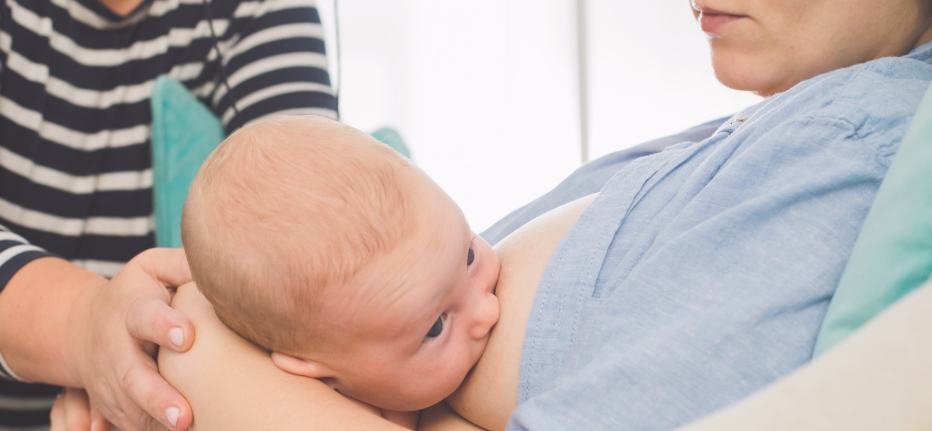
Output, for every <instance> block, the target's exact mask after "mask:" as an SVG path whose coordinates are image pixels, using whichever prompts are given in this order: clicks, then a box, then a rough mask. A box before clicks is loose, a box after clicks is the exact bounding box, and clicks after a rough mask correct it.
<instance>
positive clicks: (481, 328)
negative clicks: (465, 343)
mask: <svg viewBox="0 0 932 431" xmlns="http://www.w3.org/2000/svg"><path fill="white" fill-rule="evenodd" d="M484 299H486V301H483V305H482V307H481V308H480V309H479V310H477V311H476V317H475V321H474V324H473V327H472V329H471V330H470V334H469V335H470V336H472V337H473V338H475V339H480V338H483V337H485V336H486V335H488V334H489V331H491V330H492V327H493V326H495V323H496V322H498V316H499V313H500V311H501V310H500V309H499V306H498V298H497V297H495V296H492V297H490V298H484Z"/></svg>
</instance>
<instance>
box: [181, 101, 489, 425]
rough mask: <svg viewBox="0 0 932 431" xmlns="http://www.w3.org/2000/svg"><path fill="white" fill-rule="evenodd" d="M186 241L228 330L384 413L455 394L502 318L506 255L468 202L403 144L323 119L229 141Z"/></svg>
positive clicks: (213, 159)
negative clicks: (464, 208) (473, 217)
mask: <svg viewBox="0 0 932 431" xmlns="http://www.w3.org/2000/svg"><path fill="white" fill-rule="evenodd" d="M182 238H183V242H184V248H185V251H186V252H187V256H188V262H189V264H190V266H191V273H192V275H193V278H194V280H195V282H196V283H197V286H198V289H199V290H200V291H201V292H202V293H203V294H204V296H205V297H207V299H208V300H209V301H210V302H211V304H213V306H214V309H215V311H216V313H217V316H218V317H219V318H220V320H221V321H223V322H224V324H226V325H227V326H228V327H230V328H231V329H232V330H234V331H236V333H238V334H239V335H240V336H242V337H244V338H246V339H247V340H250V341H252V342H253V343H255V344H257V345H259V346H261V347H263V348H265V349H267V350H270V351H272V352H273V353H272V360H273V362H274V363H275V364H276V365H277V366H278V367H279V368H281V369H283V370H285V371H287V372H290V373H293V374H299V375H303V376H307V377H312V378H316V379H320V380H321V381H323V382H324V383H326V384H327V385H328V386H330V387H331V388H333V389H335V390H336V391H338V392H340V393H341V394H343V395H345V396H347V397H350V398H352V399H355V400H358V401H361V402H364V403H368V404H370V405H372V406H376V407H379V408H381V409H383V410H390V411H400V412H407V411H415V410H420V409H423V408H426V407H428V406H431V405H433V404H435V403H437V402H439V401H441V400H443V399H444V398H446V397H447V396H448V395H450V394H451V393H453V391H454V390H455V389H456V388H457V387H458V386H459V385H460V383H461V382H462V381H463V379H464V378H465V377H466V374H467V373H468V372H469V370H470V369H471V368H472V367H473V365H474V364H475V363H476V361H478V359H479V357H480V356H481V355H482V352H483V350H484V349H485V346H486V343H487V342H488V339H489V333H490V331H491V329H492V326H493V325H494V324H495V323H496V321H497V320H498V316H499V304H498V299H497V298H496V297H495V294H494V288H495V284H496V281H497V280H498V275H499V268H500V265H499V261H498V258H497V257H496V256H495V253H494V252H493V251H492V248H491V247H490V246H489V245H488V244H487V243H486V242H485V241H484V240H482V238H480V237H479V236H478V235H476V234H475V233H472V232H471V231H470V229H469V225H468V224H467V223H466V220H465V219H464V217H463V213H462V212H461V211H460V209H459V207H457V205H456V204H455V203H454V202H453V201H452V200H451V199H450V197H449V196H447V195H446V193H444V192H443V190H441V189H440V187H439V186H437V185H436V184H435V183H434V182H433V181H431V180H430V178H428V177H427V175H425V174H424V173H423V172H422V171H421V170H420V169H418V168H417V167H415V166H414V165H413V164H411V163H410V162H409V161H408V160H407V159H405V158H404V157H402V156H400V155H399V154H398V153H396V152H395V151H394V150H392V149H391V148H389V147H388V146H386V145H384V144H382V143H380V142H378V141H376V140H375V139H373V138H371V137H369V136H368V135H366V134H364V133H362V132H360V131H358V130H355V129H353V128H351V127H348V126H345V125H343V124H340V123H337V122H335V121H331V120H327V119H325V118H323V117H316V116H299V117H278V118H275V119H271V120H266V121H262V122H258V123H255V124H252V125H250V126H246V127H244V128H242V129H240V130H239V131H237V132H236V133H234V134H233V135H231V136H230V137H229V138H227V140H226V141H224V142H223V143H222V144H221V145H220V146H219V147H218V148H217V150H216V151H214V153H213V154H211V156H210V157H209V158H208V159H207V161H206V162H205V163H204V165H203V166H202V167H201V170H200V172H199V173H198V175H197V177H196V178H195V180H194V183H193V184H192V186H191V190H190V192H189V195H188V198H187V201H186V203H185V207H184V214H183V216H182ZM383 415H385V416H386V417H389V413H388V412H384V411H383Z"/></svg>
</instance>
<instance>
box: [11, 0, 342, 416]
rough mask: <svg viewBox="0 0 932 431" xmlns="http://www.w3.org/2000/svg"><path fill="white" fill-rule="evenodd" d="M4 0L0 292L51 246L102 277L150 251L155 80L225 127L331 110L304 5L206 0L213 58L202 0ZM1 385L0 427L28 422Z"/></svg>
mask: <svg viewBox="0 0 932 431" xmlns="http://www.w3.org/2000/svg"><path fill="white" fill-rule="evenodd" d="M2 1H4V4H3V5H2V8H0V225H2V226H5V228H2V229H0V287H2V286H4V285H5V284H6V282H7V281H9V279H10V277H12V275H13V274H14V273H15V272H16V271H18V270H19V269H20V268H21V267H22V266H23V265H25V264H26V263H28V262H29V261H31V260H33V259H35V258H37V257H41V256H47V255H49V253H52V254H55V255H58V256H61V257H64V258H66V259H69V260H71V261H72V262H74V263H75V264H77V265H79V266H82V267H84V268H87V269H89V270H91V271H94V272H97V273H99V274H101V275H104V276H112V275H114V274H115V273H116V272H117V271H118V270H119V269H120V268H121V267H122V265H123V264H124V263H125V262H126V261H127V260H129V259H130V258H132V257H133V256H134V255H136V254H138V253H139V252H141V251H143V250H145V249H147V248H150V247H152V246H154V234H153V228H154V223H153V215H152V211H153V209H152V169H151V168H152V167H151V155H150V145H149V136H150V127H151V126H150V123H151V112H150V108H149V98H150V96H151V93H152V86H153V81H154V79H155V78H156V77H157V76H158V75H160V74H168V75H169V76H171V77H173V78H175V79H178V80H179V81H181V82H182V83H184V85H185V86H186V87H187V88H188V89H189V90H191V92H192V93H193V94H195V95H196V96H198V98H200V99H201V101H202V102H204V103H205V104H206V105H207V106H209V107H210V108H211V109H212V110H213V111H214V113H215V114H216V115H217V116H218V117H220V118H221V120H222V121H223V124H224V126H225V127H226V129H227V131H228V132H229V131H232V130H235V129H236V128H238V127H240V126H242V125H243V124H245V123H247V122H249V121H253V120H255V119H259V118H263V117H266V116H270V115H277V114H281V113H314V114H320V115H326V116H330V117H334V116H335V112H334V107H335V100H334V97H333V91H332V89H331V86H330V78H329V76H328V74H327V58H326V55H325V50H324V42H323V31H322V29H321V26H320V18H319V16H318V14H317V10H316V9H315V7H314V1H313V0H259V1H237V0H223V1H217V0H215V1H213V2H211V3H210V6H209V7H210V16H211V17H212V18H213V20H212V21H211V22H212V23H213V29H214V30H215V31H216V33H217V37H218V43H217V45H218V46H219V48H220V51H221V52H222V55H221V56H220V58H218V56H217V55H216V51H214V49H213V47H214V44H213V41H212V39H211V29H210V23H209V22H208V21H207V18H206V17H207V14H206V11H205V10H204V6H203V4H202V0H146V1H144V2H143V4H142V5H141V6H140V7H139V8H138V9H137V10H136V11H134V12H132V13H130V14H129V15H128V16H127V17H120V16H117V15H116V14H114V13H113V12H111V11H110V10H109V9H107V8H106V7H105V6H103V4H102V3H100V2H99V1H98V0H2ZM221 62H222V64H223V67H224V70H225V72H226V75H227V77H228V82H229V84H230V86H231V88H232V91H231V92H229V93H228V92H227V91H226V90H227V89H226V88H225V87H224V86H223V85H220V64H221ZM234 101H235V102H236V107H237V109H238V111H239V115H236V113H235V112H236V111H234V110H233V108H232V104H233V102H234ZM0 368H2V367H0ZM0 374H3V373H2V372H0ZM4 391H5V389H4V387H2V384H0V430H2V427H3V426H7V427H11V426H14V425H15V426H27V425H28V424H26V422H29V421H28V420H26V421H25V422H23V421H19V422H17V423H16V424H14V423H12V422H7V421H5V419H4V418H7V417H9V416H10V415H9V414H8V413H9V411H10V410H9V409H8V408H7V407H8V405H7V404H9V405H13V404H15V403H12V404H11V403H5V402H4V399H5V398H3V397H4V396H7V395H9V394H7V395H5V394H6V392H4ZM12 391H13V392H12V393H13V394H15V393H16V391H15V390H12ZM11 396H12V395H11ZM40 398H41V396H40ZM37 402H39V401H36V402H34V403H33V404H35V403H37ZM27 404H28V403H27ZM23 405H24V404H23ZM30 405H31V404H30ZM36 405H38V404H36ZM5 406H6V407H5ZM21 406H22V405H21ZM43 408H44V407H43ZM27 416H28V415H27ZM30 423H31V422H30ZM33 425H35V424H33ZM41 425H42V424H41V423H40V424H38V426H41ZM29 426H31V425H29Z"/></svg>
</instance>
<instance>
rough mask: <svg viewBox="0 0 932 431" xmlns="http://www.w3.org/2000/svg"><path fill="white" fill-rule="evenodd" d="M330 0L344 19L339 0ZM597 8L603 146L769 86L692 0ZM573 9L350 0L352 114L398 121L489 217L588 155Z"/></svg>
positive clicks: (540, 4)
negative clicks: (749, 75)
mask: <svg viewBox="0 0 932 431" xmlns="http://www.w3.org/2000/svg"><path fill="white" fill-rule="evenodd" d="M635 3H643V4H635ZM318 6H319V8H320V10H321V14H322V16H323V19H324V24H325V26H327V27H328V28H327V30H328V31H329V32H330V33H332V32H333V26H332V3H331V0H318ZM588 12H589V13H588V14H587V15H588V16H587V18H588V19H589V22H590V25H589V26H588V40H589V59H590V64H589V67H590V69H589V70H590V73H589V75H588V76H589V80H590V93H591V94H590V105H589V106H590V124H589V125H590V148H591V156H592V157H593V158H594V157H597V156H599V155H603V154H606V153H609V152H611V151H616V150H619V149H623V148H625V147H628V146H631V145H635V144H637V143H639V142H641V141H644V140H647V139H651V138H654V137H659V136H662V135H665V134H670V133H673V132H676V131H678V130H680V129H683V128H685V127H688V126H690V125H693V124H697V123H699V122H702V121H705V120H708V119H712V118H715V117H717V116H722V115H726V114H728V113H730V112H732V111H734V110H737V109H739V108H741V107H743V106H747V105H749V104H751V103H754V102H755V101H756V100H757V99H756V98H755V97H753V96H750V95H746V94H741V93H737V92H733V91H730V90H727V89H724V87H722V86H721V85H719V84H718V83H717V82H716V81H715V80H714V77H713V76H712V73H711V69H710V67H709V66H708V59H707V57H708V53H707V50H706V48H705V42H704V40H703V37H702V34H701V33H700V32H699V30H698V29H696V26H695V24H694V23H693V22H692V15H691V13H690V11H689V8H688V5H687V2H686V1H670V0H659V1H654V2H630V1H622V0H588ZM574 14H575V3H574V1H573V0H473V1H469V2H454V1H451V0H393V1H385V0H344V1H341V2H340V3H339V18H340V36H341V44H342V54H343V61H342V66H343V72H342V78H343V86H342V96H341V105H340V107H341V112H342V119H343V121H344V122H346V123H348V124H350V125H352V126H355V127H357V128H360V129H362V130H365V131H373V130H375V129H377V128H379V127H383V126H392V127H394V128H396V129H397V130H399V131H400V132H401V134H402V136H403V137H404V138H405V140H406V141H407V142H408V145H409V147H410V148H411V150H412V153H413V155H414V160H415V161H416V162H417V163H418V164H419V165H420V166H421V167H422V168H423V169H424V170H425V171H427V173H428V174H430V175H431V177H433V178H434V180H436V181H437V183H438V184H440V186H442V187H443V188H444V189H445V190H447V192H448V193H449V194H450V195H451V196H452V197H453V199H454V200H456V201H457V203H459V204H460V206H461V207H462V208H463V210H464V212H465V213H466V217H467V219H468V220H469V221H470V223H471V225H472V226H473V229H474V230H476V231H481V230H483V229H485V228H486V227H487V226H489V225H490V224H492V223H493V222H494V221H496V220H497V219H498V218H500V217H502V216H504V215H505V214H507V213H508V212H510V211H511V210H513V209H515V208H517V207H518V206H520V205H523V204H524V203H526V202H528V201H530V200H532V199H533V198H535V197H537V196H539V195H540V194H542V193H544V192H546V191H547V190H549V189H550V188H552V187H553V186H554V185H556V184H557V183H558V182H559V181H560V180H562V179H563V178H564V177H565V176H566V175H568V174H569V173H570V172H572V170H573V169H575V168H576V167H578V165H579V162H580V159H579V158H580V155H579V154H580V152H579V151H580V150H579V145H580V142H579V119H578V112H579V109H578V106H577V100H578V98H577V76H576V70H577V65H576V58H577V57H576V51H575V49H576V41H575V34H576V33H575V32H576V29H575V22H576V20H575V15H574ZM328 42H332V37H331V40H329V41H328ZM330 47H332V44H330V45H329V46H328V48H330ZM331 54H333V49H331Z"/></svg>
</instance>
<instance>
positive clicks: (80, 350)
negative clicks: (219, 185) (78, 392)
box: [68, 249, 194, 431]
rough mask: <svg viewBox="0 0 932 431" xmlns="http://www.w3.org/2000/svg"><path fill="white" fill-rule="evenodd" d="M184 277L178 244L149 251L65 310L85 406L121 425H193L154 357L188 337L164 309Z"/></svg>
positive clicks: (129, 429) (188, 330) (183, 345)
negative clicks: (86, 400)
mask: <svg viewBox="0 0 932 431" xmlns="http://www.w3.org/2000/svg"><path fill="white" fill-rule="evenodd" d="M190 280H191V273H190V270H189V269H188V263H187V260H186V259H185V255H184V251H183V250H182V249H151V250H147V251H145V252H143V253H140V254H139V255H138V256H136V257H135V258H133V260H131V261H129V263H127V264H126V266H124V267H123V269H122V270H120V272H119V273H118V274H117V275H116V276H115V277H113V279H112V280H110V281H108V282H105V283H103V284H102V285H100V286H97V287H96V288H94V289H89V290H88V292H87V293H86V294H84V295H82V296H81V297H80V298H79V299H78V301H77V302H76V304H74V306H73V307H72V311H71V313H70V315H69V316H68V320H69V324H70V325H69V330H70V331H71V335H72V336H71V337H70V340H71V341H72V342H73V343H74V344H73V348H72V350H71V351H72V352H77V356H76V358H75V360H76V364H77V366H78V371H77V372H78V373H79V374H80V375H79V376H78V379H79V381H81V382H83V384H84V388H85V389H86V390H87V393H88V394H89V395H90V408H91V409H93V410H99V411H100V413H102V414H103V416H104V417H106V418H107V419H109V420H110V421H111V422H112V423H113V424H114V425H116V426H117V427H119V428H120V429H122V430H124V431H139V430H146V431H152V430H164V429H166V427H167V428H168V429H170V430H179V431H180V430H186V429H188V427H190V426H191V422H192V420H193V417H192V414H191V407H190V406H189V405H188V402H187V401H186V400H185V399H184V397H182V396H181V394H179V393H178V391H176V390H175V389H174V388H172V387H171V385H169V384H168V382H166V381H165V380H164V379H163V378H162V376H160V375H159V373H158V366H157V365H156V362H155V360H154V359H153V358H154V357H155V354H156V353H157V351H158V346H162V347H165V348H169V349H171V350H174V351H178V352H185V351H187V350H188V349H189V348H190V347H191V345H192V344H193V342H194V327H193V326H192V325H191V322H190V321H189V320H188V319H187V318H186V317H185V316H184V315H182V314H181V313H180V312H178V311H176V310H173V309H172V308H171V307H169V304H170V303H171V298H172V295H173V294H174V289H173V288H174V287H176V286H179V285H181V284H184V283H186V282H188V281H190ZM95 431H96V430H95Z"/></svg>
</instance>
